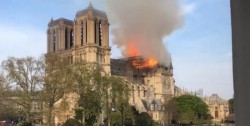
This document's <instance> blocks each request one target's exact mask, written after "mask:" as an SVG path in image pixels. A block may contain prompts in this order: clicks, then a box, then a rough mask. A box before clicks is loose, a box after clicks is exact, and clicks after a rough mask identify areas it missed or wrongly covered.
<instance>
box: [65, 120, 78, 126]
mask: <svg viewBox="0 0 250 126" xmlns="http://www.w3.org/2000/svg"><path fill="white" fill-rule="evenodd" d="M62 126H82V124H81V123H80V122H78V121H77V120H76V119H68V120H67V121H66V122H65V123H64V124H63V125H62Z"/></svg>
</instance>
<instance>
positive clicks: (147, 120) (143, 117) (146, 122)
mask: <svg viewBox="0 0 250 126" xmlns="http://www.w3.org/2000/svg"><path fill="white" fill-rule="evenodd" d="M135 124H136V126H152V125H153V120H152V118H151V116H150V115H149V114H148V113H146V112H142V113H140V114H139V115H138V116H136V118H135Z"/></svg>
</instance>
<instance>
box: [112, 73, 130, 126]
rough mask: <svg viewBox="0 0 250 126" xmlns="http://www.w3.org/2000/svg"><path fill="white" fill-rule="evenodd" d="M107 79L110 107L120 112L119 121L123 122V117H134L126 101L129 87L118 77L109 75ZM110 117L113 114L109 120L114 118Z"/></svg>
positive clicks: (128, 95)
mask: <svg viewBox="0 0 250 126" xmlns="http://www.w3.org/2000/svg"><path fill="white" fill-rule="evenodd" d="M109 80H110V89H109V91H110V94H109V98H110V100H111V103H110V104H111V107H113V108H114V109H116V111H119V112H120V117H121V118H120V120H121V122H120V123H123V124H124V123H125V119H134V116H133V113H132V109H131V106H130V105H129V103H128V101H129V97H130V88H129V86H128V85H127V84H126V82H125V81H124V80H123V79H122V78H120V77H115V76H111V77H110V78H109ZM109 112H111V111H109ZM112 114H113V113H112ZM116 114H117V113H116ZM112 117H113V116H112V115H111V120H114V119H113V118H112ZM118 117H119V116H118Z"/></svg>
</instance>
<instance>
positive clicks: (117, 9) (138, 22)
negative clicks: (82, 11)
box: [107, 0, 182, 65]
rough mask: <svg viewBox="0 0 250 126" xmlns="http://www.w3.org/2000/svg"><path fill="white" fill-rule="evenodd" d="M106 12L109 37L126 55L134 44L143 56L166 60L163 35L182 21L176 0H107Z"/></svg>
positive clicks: (167, 58) (163, 62) (137, 51)
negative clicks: (109, 28)
mask: <svg viewBox="0 0 250 126" xmlns="http://www.w3.org/2000/svg"><path fill="white" fill-rule="evenodd" d="M107 12H108V13H107V14H108V18H109V21H110V23H111V24H112V25H111V26H112V31H111V32H112V34H113V37H114V38H113V40H112V41H113V43H114V44H115V45H117V47H118V48H120V49H121V50H122V54H123V55H124V56H125V57H128V56H131V55H130V54H131V52H129V51H131V48H133V51H134V49H136V53H138V54H139V55H141V56H143V57H145V58H152V57H153V58H156V59H157V60H158V61H159V63H160V64H163V65H167V64H168V61H169V54H168V52H167V49H166V48H165V45H164V44H163V38H164V37H166V36H168V35H170V34H171V33H172V32H173V31H174V30H176V29H177V28H179V27H180V26H181V25H182V15H181V9H180V6H179V4H178V1H177V0H107ZM131 46H132V47H131ZM129 48H130V49H129Z"/></svg>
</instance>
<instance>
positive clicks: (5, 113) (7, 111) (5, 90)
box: [0, 73, 17, 120]
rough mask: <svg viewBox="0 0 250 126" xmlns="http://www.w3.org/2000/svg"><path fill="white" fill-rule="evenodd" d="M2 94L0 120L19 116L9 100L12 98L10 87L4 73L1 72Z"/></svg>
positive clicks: (0, 84)
mask: <svg viewBox="0 0 250 126" xmlns="http://www.w3.org/2000/svg"><path fill="white" fill-rule="evenodd" d="M0 96H1V97H0V120H6V119H11V120H13V119H15V118H17V116H16V115H17V113H16V112H15V111H16V110H15V108H14V106H13V104H12V103H11V102H10V101H9V100H8V99H9V98H10V87H9V86H8V85H7V83H6V81H5V77H4V75H3V74H2V73H0Z"/></svg>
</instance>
